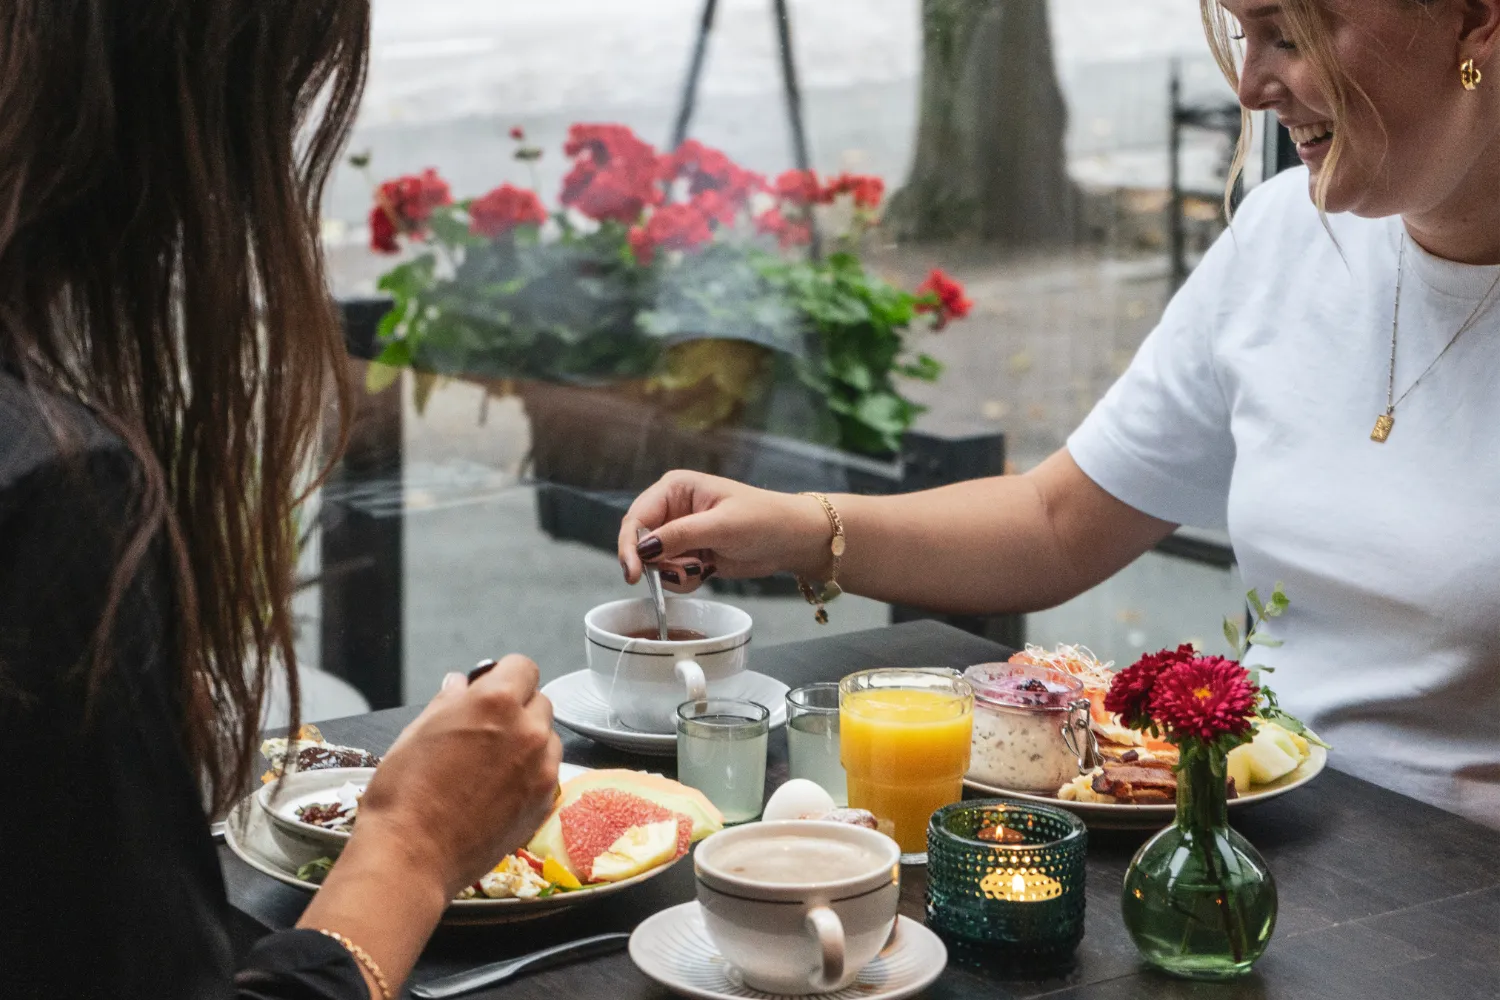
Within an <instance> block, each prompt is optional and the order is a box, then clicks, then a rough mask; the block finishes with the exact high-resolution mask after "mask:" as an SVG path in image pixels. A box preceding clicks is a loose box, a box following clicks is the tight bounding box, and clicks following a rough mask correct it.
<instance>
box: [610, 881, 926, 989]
mask: <svg viewBox="0 0 1500 1000" xmlns="http://www.w3.org/2000/svg"><path fill="white" fill-rule="evenodd" d="M896 919H897V930H896V934H895V935H894V938H893V940H892V941H891V942H890V943H889V944H887V945H886V947H885V949H884V950H883V951H881V953H880V954H879V955H878V956H876V958H875V960H874V961H873V962H871V963H870V964H869V965H867V966H865V967H864V969H863V971H861V972H860V974H859V977H858V978H857V979H855V980H854V982H853V983H852V984H851V985H849V986H847V987H845V988H844V989H842V990H839V991H838V992H836V993H817V994H812V996H814V997H832V998H835V1000H902V998H903V997H909V996H912V995H913V994H915V993H920V992H921V991H922V990H924V989H926V988H927V987H928V986H930V985H931V984H932V983H933V981H934V980H936V979H937V977H938V976H940V975H942V972H943V969H944V968H945V967H946V966H947V963H948V949H947V948H946V947H945V946H944V945H943V942H942V940H941V939H939V938H938V936H937V935H936V934H934V933H932V931H929V930H928V929H927V928H926V927H923V926H922V925H921V924H919V923H917V922H916V921H915V920H911V919H908V918H906V917H897V918H896ZM630 957H631V959H632V960H633V961H634V962H635V964H636V967H637V968H639V969H640V970H641V971H642V972H643V973H645V974H646V975H647V976H650V977H651V978H652V979H654V980H656V981H657V982H658V983H660V984H661V985H663V986H665V987H666V988H667V989H669V990H672V991H673V992H674V993H680V994H682V995H683V996H688V997H694V998H697V1000H749V998H763V997H764V996H765V994H763V993H757V992H756V991H755V990H752V989H749V988H747V987H746V986H745V985H744V984H743V982H742V981H741V979H740V976H739V972H738V971H737V970H736V969H735V968H734V967H733V966H731V965H730V964H729V963H728V962H726V961H725V960H724V957H723V956H722V955H720V954H719V951H718V949H717V948H715V947H714V943H713V941H712V940H711V939H710V938H709V936H708V930H707V928H705V926H704V924H703V913H702V910H701V908H700V906H699V904H698V903H697V902H696V901H695V902H691V903H683V904H682V905H680V906H674V907H672V908H670V909H667V910H663V911H661V912H660V913H658V914H656V915H654V916H652V917H648V918H647V919H646V920H645V921H643V922H642V923H641V925H640V926H639V927H637V928H636V929H635V933H634V934H632V935H631V937H630ZM802 1000H807V998H802Z"/></svg>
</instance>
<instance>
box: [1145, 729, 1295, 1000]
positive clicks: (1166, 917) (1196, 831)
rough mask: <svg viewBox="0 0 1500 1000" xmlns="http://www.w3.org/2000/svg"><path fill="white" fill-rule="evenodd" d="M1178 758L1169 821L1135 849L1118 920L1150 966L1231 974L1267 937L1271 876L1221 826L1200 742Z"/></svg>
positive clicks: (1220, 798)
mask: <svg viewBox="0 0 1500 1000" xmlns="http://www.w3.org/2000/svg"><path fill="white" fill-rule="evenodd" d="M1183 756H1184V763H1183V767H1182V769H1181V770H1180V771H1179V772H1178V775H1177V819H1176V821H1175V822H1173V824H1172V825H1171V826H1169V827H1167V828H1166V829H1165V830H1163V831H1161V832H1160V833H1158V834H1157V835H1156V836H1155V837H1152V838H1151V839H1150V840H1149V841H1147V842H1146V844H1145V845H1144V846H1143V847H1142V848H1141V849H1140V850H1139V851H1137V852H1136V855H1135V858H1134V860H1132V861H1131V862H1130V869H1129V870H1128V871H1127V872H1126V873H1125V893H1124V899H1123V904H1122V908H1123V910H1124V916H1125V927H1126V929H1128V930H1129V931H1130V936H1131V937H1132V938H1133V939H1134V940H1135V944H1136V947H1137V948H1139V949H1140V951H1141V955H1142V956H1143V957H1144V958H1145V959H1146V961H1147V962H1149V963H1150V964H1152V965H1154V966H1156V967H1157V968H1159V969H1162V970H1164V971H1166V972H1169V973H1171V974H1173V975H1176V976H1183V977H1185V978H1189V979H1208V980H1224V979H1234V978H1236V977H1238V976H1242V975H1244V974H1245V973H1247V972H1249V971H1250V967H1251V966H1252V965H1254V964H1255V961H1256V960H1257V959H1259V958H1260V956H1261V955H1263V954H1264V953H1265V950H1266V945H1267V944H1269V943H1270V941H1271V932H1272V931H1273V930H1274V929H1275V926H1276V882H1275V880H1274V879H1273V878H1272V877H1271V871H1270V869H1269V868H1268V867H1267V866H1266V862H1265V859H1264V858H1262V857H1261V856H1260V852H1258V851H1257V850H1256V849H1255V848H1254V847H1252V846H1251V844H1250V842H1249V841H1248V840H1246V839H1245V838H1244V837H1242V836H1240V835H1239V834H1238V833H1236V832H1235V831H1234V830H1232V829H1231V828H1230V826H1229V809H1228V804H1227V802H1226V791H1225V778H1224V774H1223V773H1222V771H1220V772H1219V773H1217V774H1216V773H1215V768H1214V766H1213V764H1212V763H1211V761H1210V759H1209V754H1208V753H1207V752H1204V751H1202V750H1199V751H1198V752H1186V753H1184V755H1183ZM1221 759H1222V758H1221ZM1221 766H1222V765H1221Z"/></svg>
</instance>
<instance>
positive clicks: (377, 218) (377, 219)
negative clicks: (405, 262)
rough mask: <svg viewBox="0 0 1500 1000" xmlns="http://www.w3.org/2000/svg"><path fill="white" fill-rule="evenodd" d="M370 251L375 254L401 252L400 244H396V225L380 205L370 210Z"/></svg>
mask: <svg viewBox="0 0 1500 1000" xmlns="http://www.w3.org/2000/svg"><path fill="white" fill-rule="evenodd" d="M370 249H371V250H374V251H375V252H376V253H400V252H401V244H399V243H397V242H396V224H395V223H394V222H392V221H391V214H390V213H389V212H387V211H386V210H385V208H383V207H382V206H380V205H376V206H375V207H374V208H372V209H370Z"/></svg>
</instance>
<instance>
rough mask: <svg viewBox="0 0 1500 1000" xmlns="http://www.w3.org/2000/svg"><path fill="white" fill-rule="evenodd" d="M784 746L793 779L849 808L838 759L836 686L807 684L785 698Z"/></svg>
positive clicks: (842, 764) (845, 786)
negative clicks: (811, 784) (813, 785)
mask: <svg viewBox="0 0 1500 1000" xmlns="http://www.w3.org/2000/svg"><path fill="white" fill-rule="evenodd" d="M786 745H787V753H788V755H789V756H790V758H791V774H792V777H794V778H806V779H807V780H808V781H811V782H814V783H816V784H818V785H821V786H822V787H823V790H824V791H825V792H827V793H828V794H829V795H832V796H833V801H834V804H835V805H840V806H846V805H848V804H849V790H848V785H847V783H846V782H845V779H844V762H843V760H841V759H840V758H839V686H838V683H837V682H834V683H832V684H809V685H807V686H806V687H799V688H797V690H795V691H791V692H789V693H788V694H787V696H786Z"/></svg>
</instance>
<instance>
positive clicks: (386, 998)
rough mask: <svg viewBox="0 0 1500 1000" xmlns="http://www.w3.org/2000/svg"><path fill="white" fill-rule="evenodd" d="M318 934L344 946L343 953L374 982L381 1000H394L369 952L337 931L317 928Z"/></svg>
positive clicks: (389, 986) (383, 975) (387, 984)
mask: <svg viewBox="0 0 1500 1000" xmlns="http://www.w3.org/2000/svg"><path fill="white" fill-rule="evenodd" d="M318 933H319V934H326V935H327V936H328V937H331V938H333V939H334V940H335V941H337V942H338V943H339V944H341V945H343V946H344V950H345V951H347V952H348V953H349V954H351V955H353V956H354V960H355V961H356V962H358V963H359V964H360V965H361V966H363V967H364V970H365V971H366V972H368V973H369V974H370V978H371V979H373V980H375V985H376V986H378V987H380V997H381V1000H394V994H392V993H391V984H390V983H388V982H386V979H385V973H383V972H381V971H380V966H379V965H377V964H376V963H375V960H374V959H373V958H371V957H370V953H369V952H367V951H365V950H364V949H363V948H361V947H360V946H359V945H357V944H355V943H354V942H353V941H350V940H349V939H348V938H346V937H344V935H342V934H340V933H339V932H338V931H331V930H328V929H327V928H326V927H319V928H318Z"/></svg>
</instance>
